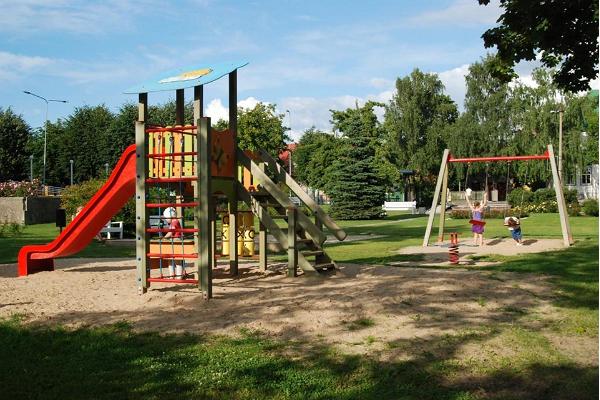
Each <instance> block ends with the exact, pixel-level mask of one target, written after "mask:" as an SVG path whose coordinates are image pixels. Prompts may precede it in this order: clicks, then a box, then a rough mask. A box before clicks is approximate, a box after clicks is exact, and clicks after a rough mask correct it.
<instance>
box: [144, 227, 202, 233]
mask: <svg viewBox="0 0 600 400" xmlns="http://www.w3.org/2000/svg"><path fill="white" fill-rule="evenodd" d="M146 232H147V233H168V232H173V233H175V232H181V233H196V232H199V231H198V229H196V228H172V229H170V228H148V229H146Z"/></svg>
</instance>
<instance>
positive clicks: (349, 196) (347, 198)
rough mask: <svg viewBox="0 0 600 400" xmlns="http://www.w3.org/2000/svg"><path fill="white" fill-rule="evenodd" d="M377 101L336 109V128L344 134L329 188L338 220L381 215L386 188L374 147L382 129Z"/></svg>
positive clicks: (333, 213) (334, 213)
mask: <svg viewBox="0 0 600 400" xmlns="http://www.w3.org/2000/svg"><path fill="white" fill-rule="evenodd" d="M376 105H377V104H376V103H371V102H369V103H367V104H366V105H365V106H364V107H362V108H358V107H357V108H356V109H350V108H349V109H347V110H346V111H333V112H332V119H333V124H334V127H335V129H337V130H339V131H341V132H342V133H343V135H344V137H343V139H342V141H341V142H342V145H341V147H340V151H339V153H338V157H337V158H336V160H335V161H334V168H333V171H334V172H333V179H332V184H331V189H330V195H331V198H332V206H331V214H332V216H334V217H335V218H338V219H374V218H380V217H381V216H382V209H381V206H382V205H383V202H384V200H385V187H384V185H383V183H382V180H381V178H380V177H379V175H378V173H377V166H376V161H375V148H376V146H377V145H378V143H379V138H380V133H381V129H380V126H379V123H378V122H377V117H376V116H375V113H374V112H373V107H375V106H376Z"/></svg>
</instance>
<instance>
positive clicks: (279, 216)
mask: <svg viewBox="0 0 600 400" xmlns="http://www.w3.org/2000/svg"><path fill="white" fill-rule="evenodd" d="M287 217H288V216H287V214H275V215H271V218H280V219H287Z"/></svg>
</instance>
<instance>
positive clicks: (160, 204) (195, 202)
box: [146, 201, 200, 208]
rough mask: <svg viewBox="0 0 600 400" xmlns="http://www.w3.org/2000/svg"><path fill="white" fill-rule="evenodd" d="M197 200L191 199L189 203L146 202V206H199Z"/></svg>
mask: <svg viewBox="0 0 600 400" xmlns="http://www.w3.org/2000/svg"><path fill="white" fill-rule="evenodd" d="M198 204H200V203H198V202H197V201H191V202H187V203H146V208H167V207H196V206H198Z"/></svg>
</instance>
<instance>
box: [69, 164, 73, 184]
mask: <svg viewBox="0 0 600 400" xmlns="http://www.w3.org/2000/svg"><path fill="white" fill-rule="evenodd" d="M69 163H70V164H71V186H73V160H69Z"/></svg>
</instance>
